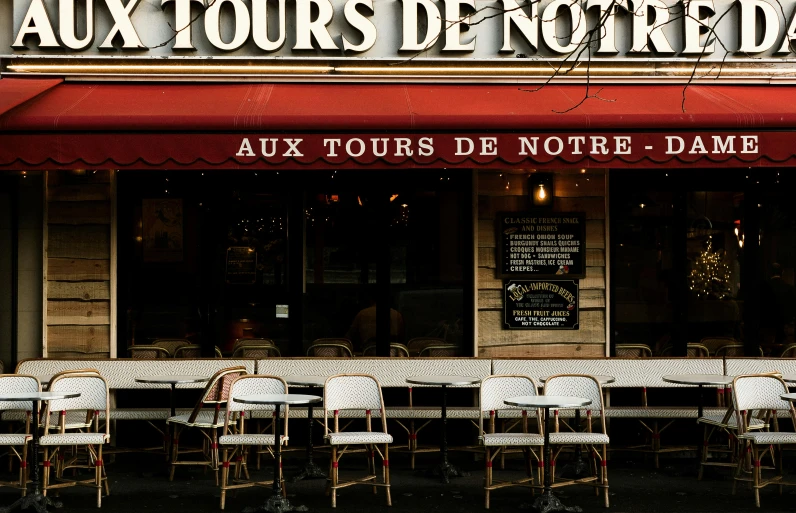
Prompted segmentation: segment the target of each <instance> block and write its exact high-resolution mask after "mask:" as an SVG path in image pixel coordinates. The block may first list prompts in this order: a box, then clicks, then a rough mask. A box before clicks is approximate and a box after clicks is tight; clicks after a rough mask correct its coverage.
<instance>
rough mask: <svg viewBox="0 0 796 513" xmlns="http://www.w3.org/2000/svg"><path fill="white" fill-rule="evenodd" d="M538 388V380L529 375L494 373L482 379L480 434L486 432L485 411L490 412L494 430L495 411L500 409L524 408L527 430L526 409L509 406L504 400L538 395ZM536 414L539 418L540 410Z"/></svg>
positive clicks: (491, 428) (524, 425)
mask: <svg viewBox="0 0 796 513" xmlns="http://www.w3.org/2000/svg"><path fill="white" fill-rule="evenodd" d="M538 390H539V388H538V386H537V385H536V382H535V381H534V380H533V378H531V377H528V376H515V375H493V376H487V377H486V378H484V379H482V380H481V392H480V394H479V403H478V404H479V405H480V406H479V410H480V413H479V415H478V433H479V435H483V434H484V433H485V431H484V412H489V415H490V425H491V427H490V430H494V419H495V413H496V412H499V411H500V410H523V431H527V428H528V425H527V414H526V413H525V410H524V409H523V408H520V407H518V406H509V405H508V404H506V403H505V402H504V401H505V400H506V399H508V398H509V397H519V396H526V395H537V394H538ZM536 414H537V419H538V418H539V417H538V411H537V412H536ZM539 425H541V424H539Z"/></svg>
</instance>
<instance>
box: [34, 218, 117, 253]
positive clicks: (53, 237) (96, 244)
mask: <svg viewBox="0 0 796 513" xmlns="http://www.w3.org/2000/svg"><path fill="white" fill-rule="evenodd" d="M47 246H48V253H47V256H48V257H50V258H91V259H102V258H105V259H107V258H109V255H110V248H111V242H110V229H109V227H108V226H107V225H80V226H70V225H57V224H51V225H50V226H49V230H48V236H47Z"/></svg>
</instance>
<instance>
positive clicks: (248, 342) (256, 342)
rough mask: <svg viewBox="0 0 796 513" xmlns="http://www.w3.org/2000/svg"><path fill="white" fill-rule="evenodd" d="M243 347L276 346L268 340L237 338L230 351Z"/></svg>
mask: <svg viewBox="0 0 796 513" xmlns="http://www.w3.org/2000/svg"><path fill="white" fill-rule="evenodd" d="M243 346H276V344H275V343H274V341H273V340H271V339H270V338H239V339H237V340H235V343H234V344H233V346H232V351H233V352H234V351H235V350H236V349H237V348H239V347H243Z"/></svg>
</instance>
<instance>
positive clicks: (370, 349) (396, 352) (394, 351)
mask: <svg viewBox="0 0 796 513" xmlns="http://www.w3.org/2000/svg"><path fill="white" fill-rule="evenodd" d="M376 347H377V346H376V344H370V345H369V346H367V347H365V349H364V350H363V351H362V356H376ZM390 357H391V358H409V349H407V347H406V346H405V345H403V344H399V343H397V342H391V343H390Z"/></svg>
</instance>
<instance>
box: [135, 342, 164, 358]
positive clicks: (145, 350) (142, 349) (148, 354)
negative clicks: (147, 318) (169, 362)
mask: <svg viewBox="0 0 796 513" xmlns="http://www.w3.org/2000/svg"><path fill="white" fill-rule="evenodd" d="M127 351H128V352H129V353H130V358H135V359H137V360H155V359H158V358H169V357H170V356H171V354H170V353H169V352H168V351H167V350H166V349H164V348H162V347H160V346H153V345H150V344H147V345H143V346H130V347H128V348H127Z"/></svg>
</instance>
